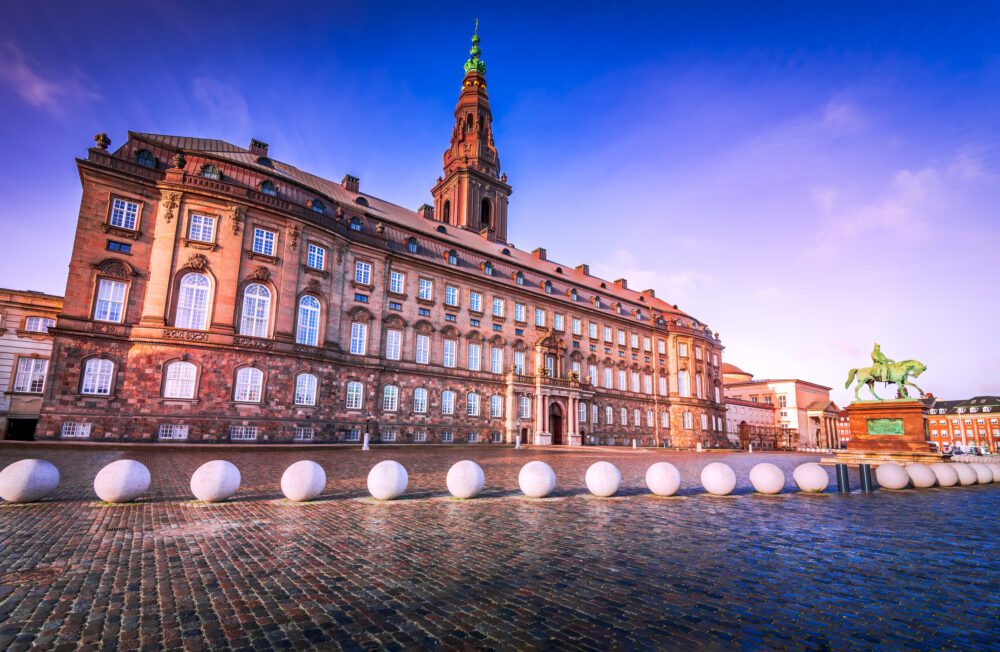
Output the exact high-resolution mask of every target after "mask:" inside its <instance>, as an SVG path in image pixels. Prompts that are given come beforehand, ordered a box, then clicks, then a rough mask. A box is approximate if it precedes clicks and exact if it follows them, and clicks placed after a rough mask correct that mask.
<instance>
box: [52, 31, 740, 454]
mask: <svg viewBox="0 0 1000 652" xmlns="http://www.w3.org/2000/svg"><path fill="white" fill-rule="evenodd" d="M478 44H479V37H478V36H475V37H473V47H472V49H471V50H470V55H471V56H470V58H469V60H468V61H467V62H466V64H465V76H464V78H463V80H462V87H461V92H460V94H459V98H458V104H457V106H456V107H455V118H454V123H453V127H452V132H451V142H450V144H449V146H448V148H447V149H446V150H445V153H444V170H443V173H442V176H441V177H439V178H438V179H437V182H436V183H435V184H434V185H433V188H432V190H431V192H432V195H433V205H427V204H425V205H423V206H420V207H419V208H418V209H417V210H416V211H413V210H409V209H406V208H402V207H400V206H396V205H394V204H391V203H389V202H387V201H384V200H382V199H378V198H376V197H373V196H371V195H369V194H366V193H364V192H363V191H362V190H361V182H360V180H359V179H358V178H356V177H353V176H350V175H347V176H345V177H344V178H343V181H341V182H340V183H336V182H332V181H329V180H326V179H322V178H320V177H317V176H314V175H311V174H309V173H307V172H304V171H302V170H299V169H297V168H295V167H293V166H292V165H289V164H288V163H284V162H282V161H279V160H278V159H277V158H274V157H273V156H272V153H271V152H269V151H268V145H267V144H266V143H263V142H260V141H258V140H252V141H251V142H250V144H249V147H246V148H244V147H239V146H236V145H232V144H229V143H227V142H224V141H222V140H213V139H206V138H190V137H181V136H163V135H153V134H146V133H133V132H130V133H129V135H128V139H127V141H126V142H125V143H124V144H123V145H122V146H121V147H119V148H118V149H116V150H111V149H109V143H110V141H109V139H108V138H107V136H106V135H104V134H99V135H98V136H97V137H95V142H96V146H95V147H93V148H91V149H90V150H89V151H88V153H87V157H86V158H85V159H78V160H77V167H78V169H79V173H80V179H81V182H82V186H83V197H82V201H81V204H80V215H79V222H78V225H77V231H76V240H75V243H74V247H73V254H72V260H71V262H70V269H69V279H68V282H67V289H66V297H65V305H64V308H63V311H62V313H61V314H60V315H59V318H58V322H57V324H56V327H55V328H53V329H51V332H52V334H53V336H54V345H53V351H52V355H51V361H50V364H49V368H48V382H47V383H46V385H45V390H44V391H45V404H44V407H43V410H42V415H41V421H40V423H39V426H38V437H39V438H45V439H56V438H89V439H90V440H143V441H156V440H160V441H165V440H188V441H203V442H228V441H240V442H245V441H257V442H299V441H316V442H321V441H322V442H343V441H356V440H359V439H361V438H362V436H363V433H364V432H369V433H371V435H372V438H373V440H374V441H390V442H393V441H395V442H442V443H450V442H455V443H458V442H462V443H466V442H467V443H474V442H484V443H488V442H493V443H513V442H514V441H515V439H516V438H518V437H519V438H521V440H522V441H523V442H529V443H534V444H567V445H578V444H597V443H600V444H624V443H631V442H632V440H638V442H639V443H640V444H644V445H666V446H676V447H693V446H694V445H695V444H696V443H699V442H700V443H702V444H703V445H709V446H715V445H722V444H723V443H725V442H726V436H725V432H724V431H725V406H724V404H723V400H722V374H721V373H720V358H721V353H722V349H723V347H722V345H721V342H720V340H719V336H718V333H713V332H712V331H711V330H710V329H709V328H708V327H707V326H706V325H705V324H704V323H702V322H701V321H699V320H697V319H695V318H693V317H691V316H690V315H687V314H685V313H684V312H682V311H680V310H678V309H677V307H676V306H674V305H670V304H669V303H667V302H665V301H663V300H662V299H660V298H657V297H656V296H655V294H654V292H653V291H652V290H642V291H635V290H633V289H631V288H629V287H628V284H627V283H626V281H625V279H618V280H615V281H610V280H604V279H601V278H598V277H596V276H594V275H592V274H591V273H590V271H589V268H588V266H587V265H576V266H567V265H563V264H560V263H558V262H555V261H551V260H548V258H547V256H546V252H545V250H544V249H541V248H538V249H535V250H534V251H532V252H527V251H522V250H519V249H516V248H514V247H513V246H512V245H510V244H509V243H508V242H507V225H508V219H509V212H508V198H509V197H510V194H511V185H509V183H508V180H507V175H506V174H505V173H503V172H502V169H501V166H500V159H499V155H498V151H497V148H496V145H495V143H494V140H493V131H492V123H493V116H492V114H491V112H490V104H489V99H488V95H487V85H486V66H485V63H484V62H483V59H482V58H481V56H480V54H481V52H480V50H479V47H478Z"/></svg>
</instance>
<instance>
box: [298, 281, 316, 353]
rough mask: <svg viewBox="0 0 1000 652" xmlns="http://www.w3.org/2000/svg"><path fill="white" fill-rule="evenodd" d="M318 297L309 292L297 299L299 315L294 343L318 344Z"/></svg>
mask: <svg viewBox="0 0 1000 652" xmlns="http://www.w3.org/2000/svg"><path fill="white" fill-rule="evenodd" d="M319 311H320V307H319V299H317V298H316V297H314V296H313V295H311V294H306V295H303V296H302V298H301V299H299V317H298V324H297V327H296V329H295V343H296V344H306V345H308V346H319Z"/></svg>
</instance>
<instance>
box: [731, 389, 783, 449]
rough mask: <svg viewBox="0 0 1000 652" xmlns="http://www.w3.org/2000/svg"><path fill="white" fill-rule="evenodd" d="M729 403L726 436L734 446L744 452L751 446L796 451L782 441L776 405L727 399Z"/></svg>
mask: <svg viewBox="0 0 1000 652" xmlns="http://www.w3.org/2000/svg"><path fill="white" fill-rule="evenodd" d="M725 401H726V434H727V435H728V436H729V441H730V443H732V444H734V445H737V446H739V447H740V448H742V449H744V450H746V449H749V447H750V445H753V448H754V450H776V449H779V448H794V446H793V445H790V444H789V442H788V441H782V438H781V435H782V432H781V429H780V428H778V426H777V418H776V417H775V414H774V411H775V408H774V405H772V404H771V403H764V402H759V401H748V400H743V399H737V398H733V397H731V396H726V397H725Z"/></svg>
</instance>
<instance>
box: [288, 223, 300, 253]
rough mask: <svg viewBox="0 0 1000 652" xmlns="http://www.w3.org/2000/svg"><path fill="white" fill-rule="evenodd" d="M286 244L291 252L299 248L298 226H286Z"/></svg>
mask: <svg viewBox="0 0 1000 652" xmlns="http://www.w3.org/2000/svg"><path fill="white" fill-rule="evenodd" d="M288 244H289V246H291V248H292V251H295V248H296V247H298V246H299V226H298V224H289V225H288Z"/></svg>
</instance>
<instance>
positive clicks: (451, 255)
mask: <svg viewBox="0 0 1000 652" xmlns="http://www.w3.org/2000/svg"><path fill="white" fill-rule="evenodd" d="M448 264H449V265H457V264H458V254H457V253H456V252H455V250H454V249H452V250H451V251H449V252H448Z"/></svg>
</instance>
